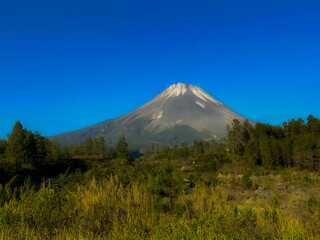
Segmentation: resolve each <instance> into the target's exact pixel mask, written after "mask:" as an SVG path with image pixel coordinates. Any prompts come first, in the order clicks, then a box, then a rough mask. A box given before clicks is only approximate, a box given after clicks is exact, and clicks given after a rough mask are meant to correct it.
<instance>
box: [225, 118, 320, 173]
mask: <svg viewBox="0 0 320 240" xmlns="http://www.w3.org/2000/svg"><path fill="white" fill-rule="evenodd" d="M227 138H228V148H229V150H230V151H232V152H233V153H237V154H240V155H241V156H244V159H246V161H247V164H248V165H250V166H255V165H260V166H265V167H268V168H276V167H293V166H297V167H300V168H301V169H309V170H312V171H317V170H319V167H320V120H319V119H317V118H315V117H313V116H312V115H310V116H309V117H308V119H307V123H304V121H303V120H302V119H301V118H300V119H298V120H294V119H292V120H291V121H289V122H284V123H283V126H282V127H280V126H271V125H269V124H263V123H259V122H258V123H256V124H255V126H254V127H253V126H251V125H250V124H249V122H248V121H245V122H244V123H240V122H239V121H238V120H234V121H233V122H232V125H231V127H229V128H228V135H227Z"/></svg>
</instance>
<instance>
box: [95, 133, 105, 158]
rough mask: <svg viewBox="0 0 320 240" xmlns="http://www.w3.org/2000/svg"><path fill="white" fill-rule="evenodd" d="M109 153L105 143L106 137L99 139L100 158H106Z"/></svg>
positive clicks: (98, 151) (98, 150)
mask: <svg viewBox="0 0 320 240" xmlns="http://www.w3.org/2000/svg"><path fill="white" fill-rule="evenodd" d="M106 152H107V148H106V144H105V141H104V137H99V138H98V146H97V153H98V155H99V156H100V157H105V155H106Z"/></svg>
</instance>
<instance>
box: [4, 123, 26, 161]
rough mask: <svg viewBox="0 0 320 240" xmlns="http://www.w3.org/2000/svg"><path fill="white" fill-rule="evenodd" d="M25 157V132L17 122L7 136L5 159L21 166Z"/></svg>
mask: <svg viewBox="0 0 320 240" xmlns="http://www.w3.org/2000/svg"><path fill="white" fill-rule="evenodd" d="M26 156H27V146H26V131H25V130H24V129H23V126H22V124H21V122H20V121H17V122H16V123H15V125H14V127H13V129H12V132H11V134H9V135H8V145H7V147H6V157H7V159H8V160H9V161H10V162H12V163H15V164H21V163H22V162H23V161H25V159H26Z"/></svg>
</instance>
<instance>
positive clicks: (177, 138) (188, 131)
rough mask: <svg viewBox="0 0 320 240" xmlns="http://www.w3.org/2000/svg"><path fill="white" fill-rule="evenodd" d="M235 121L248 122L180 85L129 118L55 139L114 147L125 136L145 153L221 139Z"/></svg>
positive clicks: (200, 91) (119, 118) (68, 133)
mask: <svg viewBox="0 0 320 240" xmlns="http://www.w3.org/2000/svg"><path fill="white" fill-rule="evenodd" d="M233 119H239V120H240V121H243V120H244V119H245V118H244V117H242V116H240V115H239V114H237V113H236V112H234V111H233V110H231V109H230V108H228V107H227V106H225V105H224V104H223V103H221V102H219V101H217V100H215V99H214V98H213V97H211V96H210V95H208V94H207V93H206V92H204V91H203V90H202V89H200V88H199V87H194V86H192V85H189V84H184V83H178V84H173V85H171V86H170V87H168V88H167V89H166V90H164V91H163V92H162V93H160V94H159V95H158V96H156V97H155V98H154V99H153V100H151V101H150V102H148V103H146V104H145V105H143V106H142V107H140V108H138V109H136V110H134V111H132V112H130V113H128V114H125V115H123V116H120V117H118V118H115V119H111V120H106V121H104V122H102V123H98V124H95V125H92V126H90V127H86V128H83V129H80V130H77V131H73V132H67V133H62V134H59V135H56V136H52V137H51V138H53V137H57V139H58V141H59V143H60V144H68V145H70V144H74V143H84V142H85V141H86V139H88V138H89V137H91V138H93V137H99V136H103V137H104V138H105V141H106V144H107V145H109V146H114V145H115V144H116V142H117V141H118V138H119V137H120V136H122V135H123V136H125V137H126V139H127V141H128V143H129V146H130V147H132V148H138V149H143V148H146V147H150V146H151V145H152V144H158V145H160V146H161V145H168V144H170V143H172V144H179V143H182V142H192V141H194V140H201V139H212V138H221V137H223V136H225V132H226V125H227V124H230V123H231V122H232V120H233Z"/></svg>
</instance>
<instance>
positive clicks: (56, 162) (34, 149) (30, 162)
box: [0, 121, 130, 181]
mask: <svg viewBox="0 0 320 240" xmlns="http://www.w3.org/2000/svg"><path fill="white" fill-rule="evenodd" d="M113 158H121V159H124V160H125V161H129V159H130V156H129V149H128V144H127V141H126V139H125V138H124V137H120V138H119V141H118V143H117V145H116V147H115V148H107V147H106V145H105V141H104V138H103V137H97V138H93V139H91V138H89V139H87V141H86V142H85V144H74V145H72V146H66V145H64V146H60V145H59V143H58V141H57V139H56V138H55V139H53V140H49V139H48V138H46V137H44V136H42V135H41V134H40V133H39V132H37V131H35V132H32V131H30V130H28V129H26V128H24V127H23V126H22V124H21V122H20V121H17V122H16V123H15V125H14V127H13V129H12V132H11V133H10V134H8V135H7V140H6V139H0V175H1V176H0V181H5V180H8V178H11V177H13V176H14V175H16V174H23V175H26V176H27V175H29V174H31V175H34V174H37V175H39V177H40V176H41V175H46V174H47V173H48V172H51V173H52V172H53V171H56V172H57V171H58V172H59V171H64V170H65V169H70V167H72V164H74V161H71V160H72V159H79V160H84V159H100V160H107V159H113ZM79 163H80V161H78V162H77V164H78V165H75V166H73V167H74V168H78V167H79ZM35 172H36V173H35ZM58 172H57V173H56V174H58Z"/></svg>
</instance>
